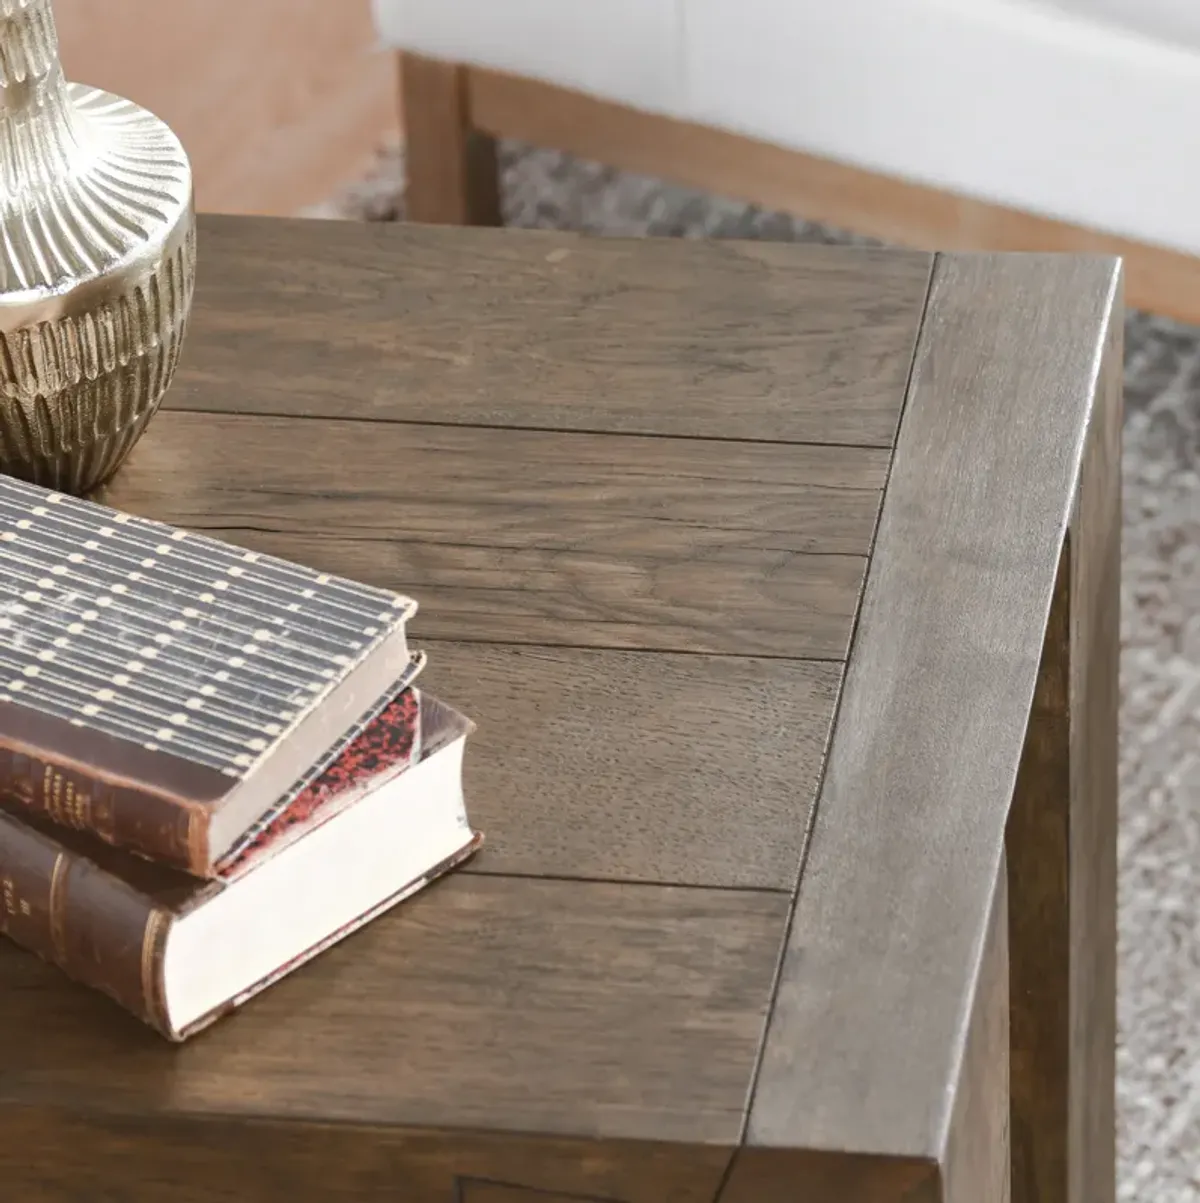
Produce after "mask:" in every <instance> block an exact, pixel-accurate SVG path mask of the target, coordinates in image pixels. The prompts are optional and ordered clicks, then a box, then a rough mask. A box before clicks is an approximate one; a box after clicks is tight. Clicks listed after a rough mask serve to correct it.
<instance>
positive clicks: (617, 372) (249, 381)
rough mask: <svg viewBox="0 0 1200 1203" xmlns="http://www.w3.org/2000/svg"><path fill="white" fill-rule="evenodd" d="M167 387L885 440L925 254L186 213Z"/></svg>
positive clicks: (803, 437)
mask: <svg viewBox="0 0 1200 1203" xmlns="http://www.w3.org/2000/svg"><path fill="white" fill-rule="evenodd" d="M199 255H200V269H199V272H198V277H197V290H196V302H195V304H196V310H195V314H194V316H193V319H192V327H191V330H190V333H189V335H188V341H187V343H186V345H185V347H184V353H183V360H182V363H181V367H180V370H179V373H178V374H177V376H176V378H175V383H174V384H173V385H172V387H171V390H170V392H169V393H168V396H167V400H166V402H165V404H167V405H168V406H170V407H172V408H180V409H196V410H206V411H219V412H248V413H275V414H288V415H292V414H295V415H298V416H323V417H339V418H340V417H358V418H386V419H388V420H390V421H424V422H428V421H437V422H446V423H455V424H466V425H476V424H485V425H489V426H520V427H535V428H547V429H570V430H596V431H625V432H629V433H638V434H676V435H684V436H701V437H705V438H722V439H725V438H743V439H766V440H773V441H789V442H813V443H838V444H850V445H854V446H876V447H887V448H890V447H891V446H892V444H893V442H894V438H895V429H896V422H897V420H898V418H899V414H900V405H901V402H902V400H903V395H904V387H905V383H906V381H907V378H908V371H909V367H910V365H911V362H912V350H913V345H914V343H915V340H916V333H917V325H918V323H919V321H920V317H921V311H922V306H923V304H924V298H925V293H926V290H927V287H928V280H929V269H930V264H931V262H932V259H931V257H930V256H929V255H925V254H917V253H896V252H882V251H853V250H848V249H846V248H837V247H813V246H787V245H780V244H770V243H731V242H714V243H701V244H697V243H695V242H691V241H689V242H683V241H679V240H675V239H650V240H645V239H643V240H640V241H639V240H632V239H629V240H626V239H601V238H583V237H579V236H576V235H571V234H564V233H551V232H547V231H518V230H479V229H454V230H445V229H441V228H437V227H431V226H422V225H395V224H386V223H352V222H311V221H283V220H279V221H258V220H253V219H242V220H233V219H230V218H219V217H210V218H201V220H200V225H199Z"/></svg>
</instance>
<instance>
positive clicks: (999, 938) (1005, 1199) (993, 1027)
mask: <svg viewBox="0 0 1200 1203" xmlns="http://www.w3.org/2000/svg"><path fill="white" fill-rule="evenodd" d="M992 891H993V893H992V905H991V908H990V910H989V913H988V920H987V927H986V929H985V932H984V940H983V944H982V946H981V948H980V949H979V957H978V962H977V965H976V972H975V992H974V998H973V1000H972V1003H971V1011H970V1020H969V1024H968V1027H967V1031H966V1039H965V1042H964V1044H963V1046H962V1050H961V1053H962V1057H961V1060H960V1062H959V1065H958V1072H957V1074H956V1075H955V1081H954V1102H953V1104H952V1106H951V1110H950V1123H949V1127H948V1128H947V1131H946V1135H945V1148H944V1150H943V1154H942V1163H943V1164H942V1167H941V1201H940V1203H1009V1199H1010V1198H1011V1169H1010V1166H1011V1153H1010V1141H1009V1118H1008V1117H1009V1035H1010V1032H1009V995H1008V991H1009V953H1008V914H1009V912H1008V867H1007V865H1006V863H1005V860H1004V856H1003V853H1002V854H1001V856H1000V860H999V863H998V864H997V865H996V867H995V871H994V872H993V875H992Z"/></svg>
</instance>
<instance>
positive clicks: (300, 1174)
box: [0, 1107, 729, 1203]
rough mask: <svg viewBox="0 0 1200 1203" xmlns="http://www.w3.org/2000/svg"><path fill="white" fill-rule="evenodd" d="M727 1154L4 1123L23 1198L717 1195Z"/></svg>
mask: <svg viewBox="0 0 1200 1203" xmlns="http://www.w3.org/2000/svg"><path fill="white" fill-rule="evenodd" d="M13 1149H15V1150H19V1153H18V1155H17V1156H16V1157H13V1156H12V1155H11V1154H9V1155H8V1156H5V1153H6V1152H8V1150H13ZM728 1159H729V1153H728V1150H726V1149H723V1148H721V1147H719V1146H714V1145H710V1146H689V1145H681V1144H661V1143H655V1142H652V1141H598V1140H589V1139H576V1140H564V1139H562V1138H557V1137H551V1136H540V1137H539V1136H534V1137H530V1136H520V1135H516V1134H513V1133H487V1132H478V1131H476V1132H472V1133H469V1134H464V1133H462V1132H459V1131H446V1130H435V1129H430V1128H417V1129H412V1130H404V1129H399V1128H396V1127H392V1126H371V1125H362V1124H318V1123H297V1122H295V1121H288V1120H264V1121H256V1122H254V1123H246V1122H245V1121H244V1120H240V1119H236V1118H224V1117H210V1116H179V1115H174V1114H170V1113H164V1112H161V1111H157V1112H155V1113H153V1114H138V1115H134V1114H128V1113H126V1114H122V1113H117V1112H112V1113H103V1112H97V1111H95V1110H92V1111H90V1112H89V1111H87V1110H84V1109H81V1108H76V1109H71V1108H63V1109H56V1108H46V1107H27V1108H23V1109H21V1110H20V1111H19V1112H17V1114H16V1115H15V1116H14V1118H13V1119H12V1120H8V1119H6V1120H5V1126H4V1130H3V1132H2V1133H0V1167H2V1168H3V1170H4V1175H5V1177H4V1185H5V1189H6V1191H8V1192H10V1196H9V1197H11V1198H14V1199H20V1200H22V1203H24V1201H25V1200H30V1201H35V1200H36V1203H80V1201H81V1200H87V1201H89V1203H90V1201H91V1200H93V1199H104V1200H108V1199H114V1200H120V1203H133V1201H136V1203H143V1201H145V1203H164V1201H166V1200H170V1201H172V1203H297V1201H302V1203H342V1201H343V1200H348V1201H351V1203H397V1201H401V1203H547V1200H548V1199H549V1200H550V1201H551V1203H557V1201H558V1200H560V1199H566V1200H567V1201H568V1203H593V1201H594V1203H612V1201H613V1200H621V1201H622V1203H664V1200H669V1201H670V1203H712V1199H713V1198H714V1197H715V1195H716V1193H717V1191H718V1190H719V1187H720V1181H721V1175H722V1173H723V1172H724V1168H725V1165H726V1163H727V1162H728ZM489 1190H490V1191H493V1192H500V1191H507V1192H508V1194H507V1195H504V1194H499V1193H497V1194H492V1195H489V1194H488V1193H487V1192H488V1191H489ZM514 1195H515V1198H514Z"/></svg>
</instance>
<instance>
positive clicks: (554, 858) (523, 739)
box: [423, 641, 841, 891]
mask: <svg viewBox="0 0 1200 1203" xmlns="http://www.w3.org/2000/svg"><path fill="white" fill-rule="evenodd" d="M425 647H426V650H427V651H428V652H429V657H430V661H429V667H428V668H426V670H425V674H424V677H423V681H424V684H425V686H426V687H427V688H428V689H430V690H431V691H433V692H434V693H436V694H437V695H438V696H439V697H444V698H447V699H449V700H452V701H453V702H454V703H455V704H456V705H458V706H460V707H461V708H462V709H463V710H465V711H466V713H468V714H470V715H471V716H472V717H473V718H474V719H475V720H476V721H477V722H478V724H479V728H478V730H477V731H476V733H475V735H474V736H472V741H471V744H470V746H469V751H468V753H467V762H466V769H465V773H466V786H467V794H468V798H469V803H470V807H471V815H472V818H473V820H474V821H475V822H476V823H477V824H478V825H479V826H480V827H481V828H482V829H483V830H484V831H485V832H487V834H488V844H487V846H486V848H485V849H484V850H483V852H481V853H480V855H479V856H478V857H477V858H476V859H475V861H474V862H472V864H471V866H470V871H472V872H482V873H497V872H499V873H521V874H531V875H542V874H544V875H547V876H561V877H582V878H603V879H620V880H636V881H648V882H664V883H674V884H691V885H705V886H726V887H738V886H742V887H750V888H757V889H782V890H787V891H790V890H791V889H792V888H793V887H794V885H795V882H796V876H797V873H798V872H799V867H800V855H801V850H802V848H803V843H804V835H805V832H806V831H807V830H808V824H809V818H810V815H811V812H812V806H813V801H814V799H815V796H816V788H817V781H818V777H819V774H820V770H821V764H822V760H823V758H824V752H825V742H826V739H827V736H828V732H829V726H830V722H831V720H832V717H833V708H834V702H835V700H836V697H837V689H838V685H839V683H840V680H841V668H840V666H839V665H836V664H817V663H811V662H805V661H781V660H753V659H745V658H742V657H733V656H715V657H709V656H673V655H667V654H663V653H655V654H653V655H647V654H646V653H641V652H632V653H631V652H611V651H585V650H581V649H558V648H536V647H531V648H510V647H479V646H478V645H474V644H454V643H441V642H436V641H433V642H428V643H426V644H425Z"/></svg>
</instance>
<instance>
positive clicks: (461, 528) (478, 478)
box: [98, 413, 887, 659]
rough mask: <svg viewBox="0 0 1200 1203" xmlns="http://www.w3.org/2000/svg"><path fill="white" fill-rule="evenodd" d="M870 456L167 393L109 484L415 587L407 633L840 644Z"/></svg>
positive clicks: (115, 491)
mask: <svg viewBox="0 0 1200 1203" xmlns="http://www.w3.org/2000/svg"><path fill="white" fill-rule="evenodd" d="M886 459H887V457H886V455H883V454H880V453H879V452H877V451H875V450H872V449H865V448H843V447H838V448H809V447H805V448H793V447H777V446H769V445H761V446H760V445H757V444H729V443H721V442H717V441H709V440H691V439H689V440H677V439H661V438H658V439H655V438H626V437H616V436H611V435H610V436H603V435H589V434H578V433H549V432H543V431H527V430H520V431H513V430H499V431H498V430H480V429H464V428H452V427H441V426H423V425H406V424H400V423H387V424H383V423H381V424H378V425H377V426H372V427H371V428H370V429H369V430H364V424H363V423H361V422H344V421H343V422H338V421H324V420H321V421H306V422H298V421H294V420H292V421H289V420H287V419H285V418H279V417H269V418H268V417H246V416H241V417H238V416H230V415H225V414H221V415H217V414H212V415H200V414H180V413H165V414H162V415H160V416H159V418H158V419H156V421H155V423H154V426H153V428H152V429H151V430H150V431H149V432H148V433H147V435H146V437H145V438H144V440H143V441H142V442H141V443H140V444H139V445H138V447H136V448H135V449H134V454H133V455H132V457H131V459H130V461H129V462H128V464H127V465H126V467H125V468H124V469H123V470H122V472H121V473H120V474H119V475H118V476H117V477H116V478H115V479H114V481H113V482H112V484H111V486H109V487H108V488H107V489H106V490H104V491H103V493H101V494H98V496H99V497H101V498H102V499H103V500H105V501H106V502H107V503H108V504H110V505H115V506H117V507H118V508H121V509H126V510H129V511H130V512H132V513H137V514H144V515H148V516H154V517H158V518H163V519H166V520H167V521H170V522H173V523H177V524H180V525H183V526H187V527H190V528H193V529H203V530H205V531H208V532H209V533H212V534H215V535H219V536H222V537H228V538H230V539H232V540H233V541H234V542H237V543H240V544H243V545H245V546H247V547H251V548H253V549H254V550H257V551H263V552H269V553H271V554H275V555H282V556H284V557H286V558H288V559H292V560H297V561H300V562H302V563H307V564H311V565H312V566H313V567H317V568H320V569H322V570H323V571H329V572H337V573H341V574H343V575H346V576H349V577H352V578H354V579H357V580H364V581H367V582H369V583H371V584H376V585H385V586H396V587H402V588H403V589H404V590H405V591H407V592H410V593H413V594H415V595H417V596H418V597H419V600H420V602H421V614H420V615H419V617H418V619H417V622H416V624H414V631H415V632H416V633H417V635H418V636H419V637H422V638H424V637H428V638H443V639H470V640H477V641H483V642H515V643H538V644H544V643H552V644H564V645H567V644H569V645H585V646H592V647H625V648H646V649H657V650H661V651H690V652H721V653H739V654H743V655H767V656H795V657H813V658H818V659H842V658H844V656H845V654H846V648H847V646H848V644H849V640H850V627H851V623H852V621H853V617H854V609H855V605H856V602H857V599H858V593H859V589H860V588H861V584H862V577H863V572H864V570H865V568H866V553H867V551H868V549H869V546H870V540H871V534H872V531H873V528H874V523H875V516H876V514H877V513H878V509H879V500H880V492H879V489H880V486H881V485H882V483H883V477H884V472H885V470H886V466H887V464H886Z"/></svg>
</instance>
